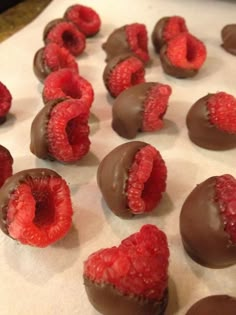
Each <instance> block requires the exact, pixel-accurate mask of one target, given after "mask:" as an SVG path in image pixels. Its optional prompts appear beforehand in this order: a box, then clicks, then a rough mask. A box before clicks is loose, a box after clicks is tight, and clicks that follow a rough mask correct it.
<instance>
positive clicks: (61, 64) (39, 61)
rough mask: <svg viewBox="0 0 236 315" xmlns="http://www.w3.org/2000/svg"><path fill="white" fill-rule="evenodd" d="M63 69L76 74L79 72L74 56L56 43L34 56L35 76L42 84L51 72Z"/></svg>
mask: <svg viewBox="0 0 236 315" xmlns="http://www.w3.org/2000/svg"><path fill="white" fill-rule="evenodd" d="M63 68H69V69H71V70H72V71H73V72H75V73H78V72H79V69H78V64H77V62H76V60H75V58H74V56H73V55H71V54H70V52H69V51H68V50H67V49H65V48H64V47H60V46H59V45H58V44H56V43H49V44H47V45H46V46H45V47H42V48H40V49H39V50H38V51H37V52H36V54H35V55H34V61H33V69H34V74H35V75H36V77H37V78H38V79H39V81H41V82H43V81H44V79H45V78H46V77H47V76H48V75H49V74H50V73H51V72H54V71H57V70H59V69H63Z"/></svg>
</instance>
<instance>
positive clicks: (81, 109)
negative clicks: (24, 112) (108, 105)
mask: <svg viewBox="0 0 236 315" xmlns="http://www.w3.org/2000/svg"><path fill="white" fill-rule="evenodd" d="M88 117H89V110H88V107H87V105H85V104H84V103H83V102H81V101H79V100H72V99H58V100H56V101H51V102H49V103H48V104H46V106H45V107H44V108H43V109H42V110H41V111H40V112H39V113H38V114H37V115H36V117H35V118H34V120H33V123H32V126H31V144H30V149H31V152H32V153H33V154H35V155H36V156H37V157H39V158H41V159H49V160H57V161H59V162H64V163H70V162H75V161H78V160H80V159H81V158H82V157H83V156H84V155H86V154H87V153H88V151H89V147H90V140H89V138H88V135H89V126H88Z"/></svg>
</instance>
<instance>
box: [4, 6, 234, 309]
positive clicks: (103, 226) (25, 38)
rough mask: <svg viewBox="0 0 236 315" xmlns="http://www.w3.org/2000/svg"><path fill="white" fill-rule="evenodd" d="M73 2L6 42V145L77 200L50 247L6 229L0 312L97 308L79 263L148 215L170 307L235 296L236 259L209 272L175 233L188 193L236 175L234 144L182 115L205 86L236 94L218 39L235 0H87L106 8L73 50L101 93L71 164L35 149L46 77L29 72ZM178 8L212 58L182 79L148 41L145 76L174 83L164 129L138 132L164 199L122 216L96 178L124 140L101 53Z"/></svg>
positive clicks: (21, 162) (23, 164)
mask: <svg viewBox="0 0 236 315" xmlns="http://www.w3.org/2000/svg"><path fill="white" fill-rule="evenodd" d="M74 3H75V1H72V0H68V1H67V0H60V1H59V0H57V1H56V0H54V1H53V2H52V3H51V4H50V5H49V6H48V8H47V9H46V10H45V11H44V12H43V13H42V14H41V15H40V16H39V17H38V18H37V19H36V20H35V21H34V22H32V23H31V24H29V25H28V26H27V27H25V28H24V29H23V30H21V31H20V32H18V33H17V34H15V35H14V36H12V37H11V38H9V39H8V40H6V41H5V42H3V43H1V44H0V80H1V81H2V82H3V83H4V84H6V85H7V86H8V88H9V90H10V91H11V93H12V95H13V105H12V109H11V114H10V117H9V120H8V121H7V122H6V123H5V124H4V125H2V126H0V143H1V144H2V145H4V146H6V147H7V148H8V149H9V150H10V152H11V153H12V155H13V157H14V161H15V162H14V172H17V171H20V170H22V169H26V168H33V167H48V168H52V169H54V170H55V171H57V172H59V173H60V174H61V175H62V176H63V177H64V178H65V179H66V180H67V182H68V183H69V185H70V189H71V194H72V200H73V207H74V217H73V228H72V229H71V231H70V232H69V234H68V235H67V236H66V237H65V238H64V239H63V240H61V241H59V242H58V243H56V244H55V245H52V246H49V247H48V248H45V249H38V248H31V247H28V246H23V245H20V244H17V243H16V242H14V241H13V240H11V239H10V238H8V237H6V236H5V235H4V234H3V233H1V234H0V301H1V302H0V314H1V315H85V314H86V315H96V314H98V313H97V312H96V311H95V310H94V309H93V307H92V306H91V305H90V303H89V302H88V299H87V296H86V294H85V290H84V286H83V280H82V271H83V261H84V260H85V259H86V258H87V256H88V255H89V254H90V253H92V252H94V251H95V250H97V249H100V248H102V247H110V246H113V245H118V244H119V242H120V241H121V240H122V239H123V238H125V237H127V236H128V235H129V234H131V233H134V232H136V231H138V230H139V229H140V227H141V226H142V225H143V224H146V223H152V224H156V225H157V226H159V227H160V228H161V229H163V230H164V231H165V232H166V234H167V236H168V241H169V247H170V251H171V256H170V268H169V273H170V279H171V281H170V291H171V294H170V295H171V296H170V306H169V309H168V311H167V315H172V314H177V315H184V314H185V312H186V311H187V309H188V308H189V307H190V305H192V304H193V303H194V302H195V301H197V300H198V299H200V298H202V297H205V296H207V295H210V294H230V295H236V281H235V278H236V266H233V267H230V268H226V269H221V270H213V269H208V268H204V267H201V266H200V265H198V264H196V263H195V262H193V261H192V260H191V259H190V258H189V257H188V256H187V255H186V254H185V252H184V250H183V248H182V244H181V239H180V235H179V213H180V209H181V206H182V204H183V201H184V200H185V198H186V196H187V195H188V193H189V192H190V191H191V190H192V189H193V187H195V185H196V184H197V183H200V182H201V181H203V180H205V179H206V178H208V177H210V176H213V175H221V174H224V173H231V174H232V175H234V176H236V171H235V153H236V151H235V150H230V151H226V152H213V151H207V150H204V149H201V148H199V147H197V146H195V145H193V144H192V143H191V142H190V140H189V139H188V136H187V129H186V126H185V117H186V113H187V111H188V109H189V108H190V106H191V105H192V104H193V103H194V102H195V101H196V100H197V99H199V98H200V97H202V96H204V95H205V94H207V93H208V92H211V93H215V92H217V91H225V92H228V93H231V94H234V95H236V75H235V74H236V57H235V56H231V55H230V54H228V53H226V52H225V51H224V50H223V49H222V48H221V47H220V44H221V39H220V31H221V29H222V27H223V26H224V25H225V24H229V23H236V13H235V12H236V2H235V1H221V0H196V1H194V0H135V1H134V0H119V1H107V0H90V1H89V0H87V1H86V0H84V1H83V2H82V3H83V4H85V5H88V6H91V7H93V8H94V9H95V10H96V11H97V12H98V13H99V14H100V16H101V19H102V28H101V31H100V33H99V34H98V35H97V36H96V37H95V38H91V39H88V40H87V48H86V51H85V53H84V54H83V55H82V56H81V57H79V58H77V61H78V64H79V68H80V74H81V75H82V76H84V77H85V78H86V79H87V80H89V81H90V82H91V83H92V85H93V87H94V91H95V101H94V103H93V106H92V110H91V111H92V114H91V119H90V126H91V137H90V139H91V142H92V144H91V150H90V153H89V154H88V155H87V157H86V158H84V159H83V160H82V161H80V162H79V163H77V164H75V165H62V164H59V163H57V162H54V163H52V162H47V161H42V160H39V159H37V158H36V157H35V156H34V155H32V154H31V153H30V150H29V142H30V126H31V122H32V120H33V118H34V116H35V115H36V113H37V112H38V111H39V110H40V108H41V107H42V106H43V104H42V100H41V90H42V85H41V84H40V83H39V82H38V80H37V79H36V77H35V76H34V74H33V70H32V63H33V57H34V54H35V52H36V51H37V50H38V49H39V48H40V47H41V46H43V42H42V32H43V28H44V26H45V25H46V23H47V22H49V21H50V20H52V19H54V18H58V17H61V16H62V15H63V13H64V11H65V10H66V8H67V7H68V6H69V5H71V4H74ZM169 15H181V16H183V17H184V18H185V19H186V23H187V25H188V28H189V30H190V31H191V32H192V33H193V34H194V35H196V36H197V37H199V38H200V39H201V40H203V41H204V43H205V44H206V46H207V50H208V57H207V61H206V63H205V65H204V67H203V68H202V70H201V71H200V72H199V74H198V75H197V76H196V77H194V78H192V79H186V80H179V79H175V78H172V77H169V76H166V75H164V74H163V71H162V69H161V66H160V62H159V58H158V56H157V55H155V54H154V51H153V48H152V45H151V41H149V46H150V54H151V57H152V59H153V63H152V66H151V67H149V68H148V69H147V71H146V80H147V81H159V82H163V83H168V84H170V85H171V86H172V89H173V94H172V95H171V98H170V102H169V108H168V111H167V113H166V116H165V118H166V123H165V128H164V129H163V130H161V131H160V132H156V133H152V134H151V133H150V134H140V135H139V136H138V137H137V139H139V140H142V141H146V142H149V143H150V144H152V145H154V146H155V147H156V148H157V149H158V150H160V152H161V154H162V156H163V158H164V159H165V161H166V164H167V167H168V183H167V193H166V194H165V196H164V198H163V201H162V202H161V205H160V207H159V208H158V209H157V210H156V211H154V212H153V213H152V214H150V215H149V216H146V217H137V218H134V219H132V220H122V219H120V218H118V217H116V216H115V215H113V214H112V213H111V212H110V211H109V210H108V209H107V207H106V206H105V204H104V202H103V201H102V198H101V194H100V191H99V189H98V187H97V184H96V170H97V166H98V164H99V161H100V160H101V159H102V158H103V157H104V156H105V155H106V154H107V153H108V152H109V151H110V150H111V149H113V148H114V147H116V146H117V145H119V144H122V143H124V142H125V141H126V139H123V138H120V137H119V136H118V135H117V134H116V133H115V132H113V131H112V129H111V99H110V98H109V97H108V96H107V92H106V89H105V87H104V85H103V81H102V73H103V69H104V67H105V62H104V59H105V54H104V52H103V50H102V49H101V44H102V43H103V42H104V41H105V40H106V38H107V36H108V35H109V34H110V33H111V32H112V30H113V29H115V28H117V27H120V26H122V25H124V24H128V23H133V22H139V23H144V24H146V26H147V29H148V33H149V38H150V35H151V32H152V29H153V27H154V25H155V23H156V21H157V20H159V19H160V18H161V17H163V16H169Z"/></svg>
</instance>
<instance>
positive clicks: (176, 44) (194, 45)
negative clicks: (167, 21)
mask: <svg viewBox="0 0 236 315" xmlns="http://www.w3.org/2000/svg"><path fill="white" fill-rule="evenodd" d="M166 45H167V49H166V56H167V58H168V59H169V61H170V63H171V64H172V65H174V66H175V67H178V68H183V69H194V70H195V69H196V70H198V69H200V67H201V66H202V64H203V63H204V61H205V59H206V47H205V45H204V44H203V43H202V42H201V41H200V40H199V39H197V38H196V37H194V36H193V35H191V34H189V33H180V34H179V35H177V36H175V37H174V38H172V39H171V40H169V41H168V43H167V44H166Z"/></svg>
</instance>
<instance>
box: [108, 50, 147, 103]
mask: <svg viewBox="0 0 236 315" xmlns="http://www.w3.org/2000/svg"><path fill="white" fill-rule="evenodd" d="M144 75H145V69H144V65H143V63H142V61H140V59H138V58H137V57H135V56H134V55H129V54H128V55H120V56H117V57H114V58H113V59H111V60H110V61H109V62H108V63H107V65H106V67H105V69H104V72H103V80H104V84H105V86H106V88H107V90H108V92H109V93H110V95H111V96H112V97H117V96H118V95H119V94H120V93H121V92H123V91H124V90H126V89H128V88H130V87H131V86H134V85H136V84H139V83H142V82H145V78H144Z"/></svg>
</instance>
